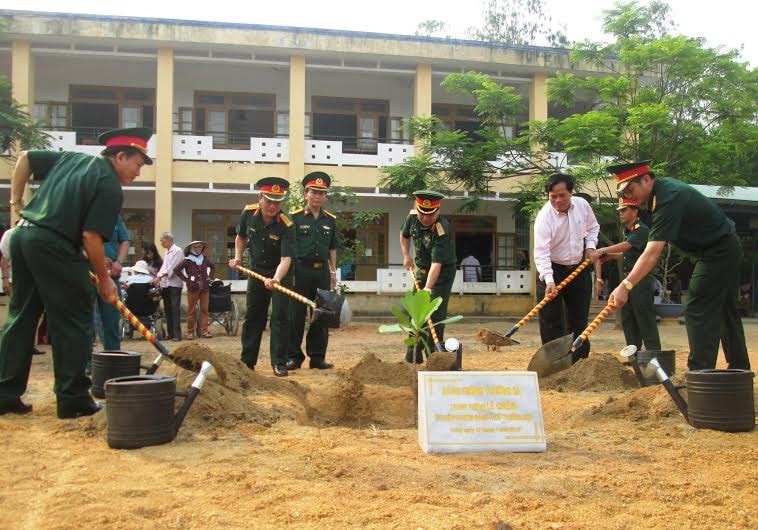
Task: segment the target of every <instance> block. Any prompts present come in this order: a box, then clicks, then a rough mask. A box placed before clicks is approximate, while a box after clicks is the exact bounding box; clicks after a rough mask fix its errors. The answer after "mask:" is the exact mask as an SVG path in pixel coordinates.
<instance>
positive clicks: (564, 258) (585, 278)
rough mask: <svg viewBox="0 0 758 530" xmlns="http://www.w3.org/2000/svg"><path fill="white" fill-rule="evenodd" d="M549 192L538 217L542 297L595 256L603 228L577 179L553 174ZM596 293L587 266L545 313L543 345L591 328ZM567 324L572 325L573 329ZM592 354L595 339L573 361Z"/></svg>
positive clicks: (542, 317) (536, 254)
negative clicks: (579, 189) (580, 194)
mask: <svg viewBox="0 0 758 530" xmlns="http://www.w3.org/2000/svg"><path fill="white" fill-rule="evenodd" d="M545 192H546V193H547V198H548V202H547V203H546V204H545V206H543V207H542V209H541V210H540V212H539V213H538V214H537V218H536V219H535V221H534V263H535V265H536V266H537V273H538V274H539V278H538V282H537V298H538V299H542V298H543V297H544V296H545V295H547V294H549V293H551V292H553V291H554V290H555V286H556V285H557V284H559V283H560V282H561V281H563V280H564V279H565V278H566V277H567V276H568V275H569V274H571V272H573V270H574V269H576V267H577V266H578V265H579V264H580V263H581V262H582V260H584V259H585V258H589V257H592V256H593V255H594V253H595V252H596V251H595V249H596V248H597V236H598V232H599V231H600V225H599V224H598V222H597V219H596V218H595V214H594V213H593V211H592V207H591V206H590V204H589V203H588V202H587V201H585V200H583V199H579V198H575V197H573V192H574V179H572V178H571V176H570V175H564V174H561V173H556V174H555V175H552V176H551V177H550V178H549V179H548V181H547V184H546V185H545ZM591 297H592V279H591V277H590V268H586V269H585V270H584V271H582V273H581V274H579V275H578V276H577V277H576V278H574V280H573V281H572V282H571V283H569V284H568V285H567V286H566V287H564V288H563V289H562V290H561V291H560V292H559V293H558V296H557V297H556V298H555V299H553V300H552V301H551V302H550V303H548V304H547V305H546V306H545V307H543V308H542V310H541V311H540V337H541V338H542V343H543V344H544V343H546V342H549V341H551V340H553V339H557V338H558V337H561V336H563V335H566V334H567V333H573V335H574V338H576V337H578V336H579V334H580V333H581V332H582V331H584V328H586V327H587V313H588V312H589V308H590V299H591ZM564 305H565V310H564ZM564 322H565V324H568V330H566V326H565V325H564ZM589 352H590V343H589V341H585V342H584V344H583V345H582V347H581V348H579V349H578V350H577V351H576V352H575V353H574V354H573V361H574V362H576V361H577V360H579V359H580V358H583V357H587V356H588V355H589Z"/></svg>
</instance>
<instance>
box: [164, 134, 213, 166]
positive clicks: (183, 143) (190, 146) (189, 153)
mask: <svg viewBox="0 0 758 530" xmlns="http://www.w3.org/2000/svg"><path fill="white" fill-rule="evenodd" d="M173 140H174V146H173V153H174V159H175V160H207V161H210V160H211V159H212V158H211V157H212V155H211V151H212V150H213V137H211V136H190V135H184V134H175V135H174V139H173Z"/></svg>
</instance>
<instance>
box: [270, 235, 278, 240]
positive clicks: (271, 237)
mask: <svg viewBox="0 0 758 530" xmlns="http://www.w3.org/2000/svg"><path fill="white" fill-rule="evenodd" d="M268 237H269V239H273V240H274V241H279V236H278V235H276V234H269V235H268Z"/></svg>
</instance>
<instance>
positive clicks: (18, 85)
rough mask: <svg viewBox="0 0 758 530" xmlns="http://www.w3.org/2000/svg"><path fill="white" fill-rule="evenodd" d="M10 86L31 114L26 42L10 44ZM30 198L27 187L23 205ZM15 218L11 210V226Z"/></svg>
mask: <svg viewBox="0 0 758 530" xmlns="http://www.w3.org/2000/svg"><path fill="white" fill-rule="evenodd" d="M11 85H12V88H11V90H12V92H11V96H12V97H13V99H15V100H16V101H17V102H19V103H21V104H22V105H25V108H24V110H26V112H28V113H29V114H31V113H32V111H33V110H34V57H33V56H32V45H31V42H29V41H28V40H14V41H13V42H12V43H11ZM31 198H32V190H31V188H29V186H27V187H26V189H25V190H24V197H23V199H24V203H28V202H29V201H30V200H31ZM17 217H18V216H17V215H16V214H15V213H14V212H13V208H11V225H12V224H13V223H15V222H16V219H17Z"/></svg>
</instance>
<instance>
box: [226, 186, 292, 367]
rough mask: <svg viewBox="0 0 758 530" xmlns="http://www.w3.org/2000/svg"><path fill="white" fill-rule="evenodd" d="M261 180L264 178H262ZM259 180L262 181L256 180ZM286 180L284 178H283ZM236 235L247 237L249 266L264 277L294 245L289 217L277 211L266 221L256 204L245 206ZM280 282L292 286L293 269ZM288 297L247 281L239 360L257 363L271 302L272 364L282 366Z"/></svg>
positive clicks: (272, 273)
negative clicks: (273, 216)
mask: <svg viewBox="0 0 758 530" xmlns="http://www.w3.org/2000/svg"><path fill="white" fill-rule="evenodd" d="M262 180H263V179H262ZM259 182H261V181H259ZM285 183H286V181H285ZM237 235H239V236H240V237H242V238H246V239H247V248H248V252H249V254H250V268H251V269H252V270H254V271H255V272H257V273H260V274H262V275H263V276H265V277H267V278H271V277H272V276H273V275H274V272H275V271H276V268H277V266H278V265H279V261H280V260H281V258H283V257H291V256H292V254H293V252H294V250H295V249H294V246H295V231H294V230H293V223H292V221H291V220H290V218H289V217H288V216H286V215H285V214H283V213H279V214H278V215H277V216H276V217H275V218H274V219H273V220H272V221H271V222H270V223H268V224H265V223H264V221H263V214H262V213H261V211H260V209H259V207H258V205H257V204H249V205H247V206H245V209H244V210H243V211H242V215H241V217H240V223H239V225H238V226H237ZM280 284H281V285H282V286H284V287H290V288H291V287H292V271H291V269H290V271H288V272H287V275H286V276H285V277H284V278H282V281H281V282H280ZM289 300H290V299H289V297H288V296H287V295H285V294H283V293H280V292H279V291H270V290H268V289H266V287H265V285H264V284H263V282H262V281H260V280H258V279H255V278H252V277H251V278H248V280H247V296H246V303H247V312H246V314H245V321H244V323H243V324H242V356H241V360H242V362H243V363H245V364H246V365H248V366H251V367H252V366H255V364H256V362H258V351H259V350H260V346H261V337H262V336H263V330H264V328H265V327H266V318H267V316H268V307H269V304H270V303H271V305H272V307H271V339H270V351H271V365H272V366H278V365H281V366H284V365H285V364H286V363H287V347H288V337H289V333H290V331H289V322H288V309H289Z"/></svg>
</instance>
